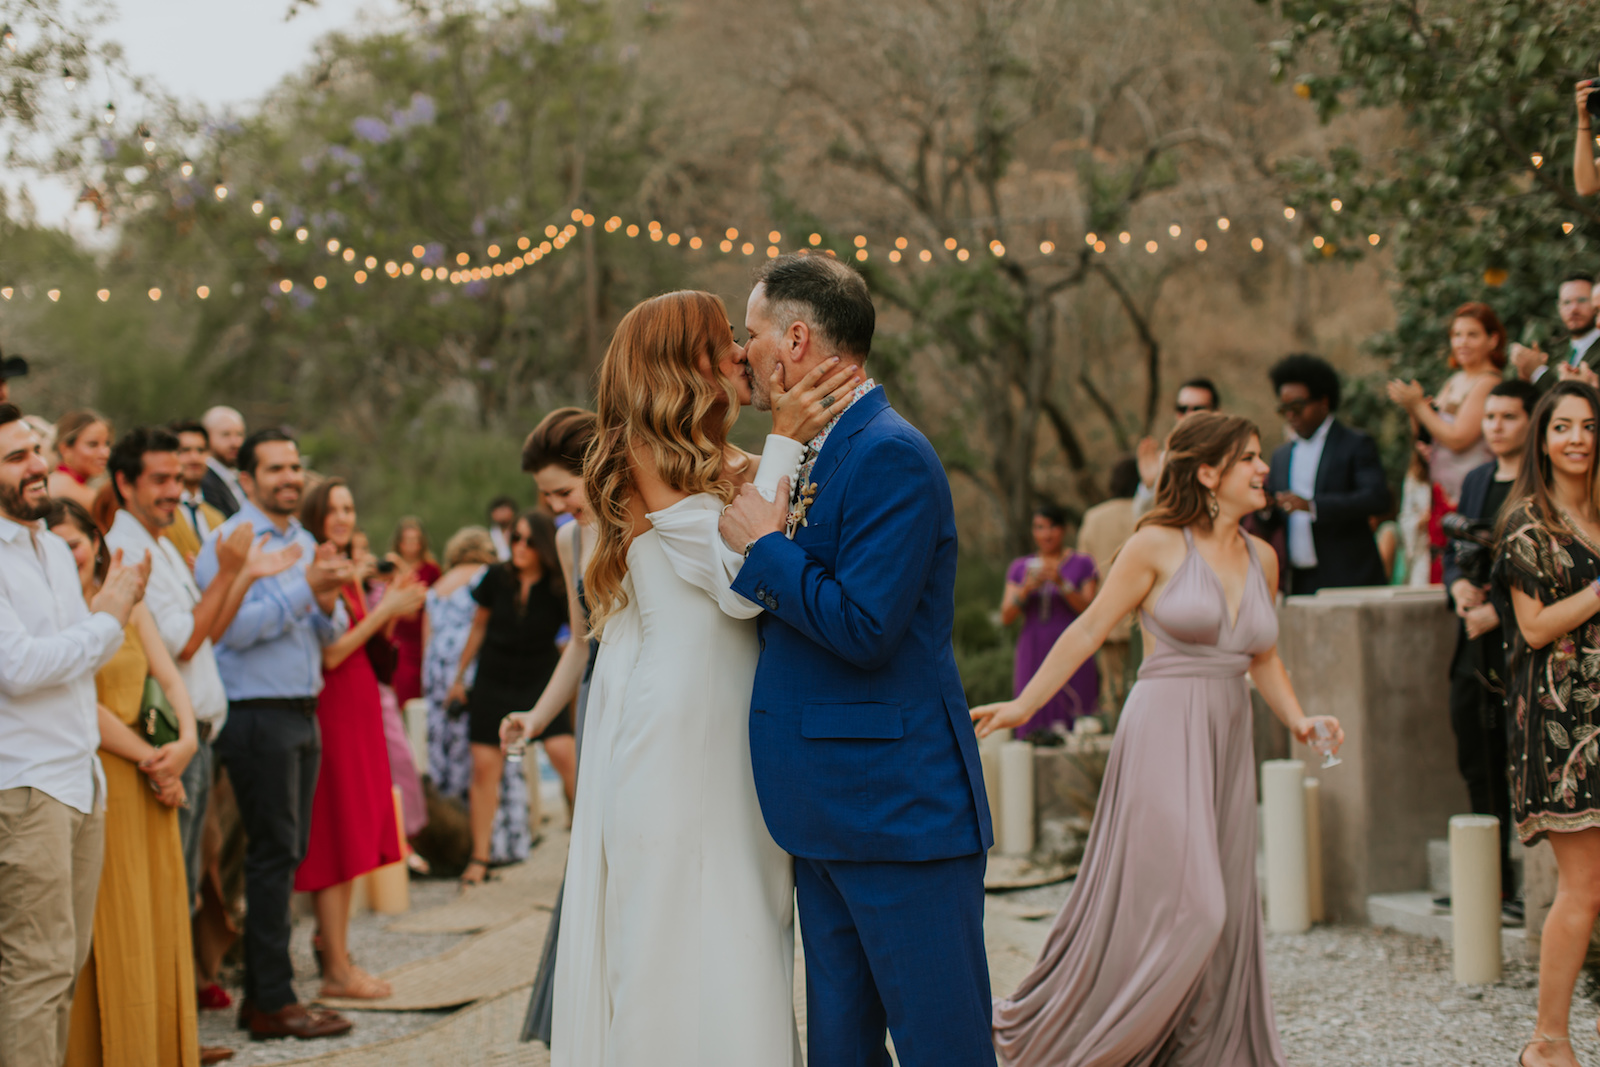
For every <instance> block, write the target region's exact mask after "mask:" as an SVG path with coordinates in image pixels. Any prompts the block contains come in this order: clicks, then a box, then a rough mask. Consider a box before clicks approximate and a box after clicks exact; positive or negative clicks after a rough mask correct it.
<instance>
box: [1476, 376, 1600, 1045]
mask: <svg viewBox="0 0 1600 1067" xmlns="http://www.w3.org/2000/svg"><path fill="white" fill-rule="evenodd" d="M1597 424H1600V393H1596V392H1595V390H1594V388H1593V387H1592V386H1589V385H1587V384H1585V383H1583V382H1577V381H1560V382H1557V383H1556V384H1555V385H1554V386H1552V387H1551V389H1550V391H1549V392H1548V393H1546V394H1545V396H1544V398H1543V399H1542V400H1540V401H1539V404H1538V406H1537V407H1535V408H1534V411H1533V425H1532V428H1531V430H1530V431H1529V434H1528V439H1527V440H1528V443H1527V449H1526V452H1525V454H1524V457H1523V462H1522V466H1521V469H1520V470H1519V471H1518V473H1517V480H1516V483H1515V484H1514V485H1513V486H1512V487H1511V491H1510V493H1509V494H1508V498H1509V501H1510V503H1509V504H1508V510H1507V511H1506V512H1505V513H1504V515H1503V517H1502V518H1501V520H1500V524H1499V539H1498V541H1499V543H1498V546H1497V549H1496V552H1495V564H1494V584H1495V585H1496V586H1497V587H1504V586H1509V588H1510V602H1511V610H1512V614H1513V617H1514V621H1515V623H1516V625H1514V626H1509V627H1505V630H1506V667H1507V670H1508V672H1509V681H1508V684H1507V686H1506V699H1507V703H1508V706H1509V718H1510V726H1511V738H1510V748H1511V759H1510V773H1511V781H1510V790H1511V817H1512V819H1513V820H1514V821H1515V823H1516V827H1517V836H1518V837H1519V838H1520V839H1521V840H1522V843H1523V844H1524V845H1533V844H1535V843H1537V842H1539V841H1542V840H1548V841H1549V842H1550V847H1551V850H1552V851H1553V852H1554V854H1555V860H1556V871H1557V876H1556V894H1555V900H1554V902H1553V903H1552V904H1551V905H1550V912H1549V915H1548V916H1547V917H1546V918H1545V922H1544V931H1543V934H1542V936H1541V937H1540V939H1539V1011H1538V1020H1537V1022H1536V1023H1535V1026H1534V1033H1533V1038H1532V1040H1530V1041H1529V1042H1528V1044H1527V1045H1526V1046H1524V1048H1523V1050H1522V1052H1521V1054H1520V1056H1519V1057H1518V1059H1519V1062H1520V1063H1521V1064H1523V1067H1551V1065H1557V1064H1559V1065H1562V1067H1572V1065H1574V1064H1576V1062H1577V1061H1576V1060H1575V1059H1574V1058H1573V1054H1572V1048H1571V1046H1570V1042H1569V1039H1568V1032H1567V1024H1568V1018H1569V1014H1570V1012H1571V1008H1572V993H1573V986H1574V984H1575V983H1576V981H1577V978H1578V973H1579V971H1580V970H1582V968H1583V964H1584V959H1585V957H1586V956H1587V955H1588V951H1589V937H1590V932H1591V930H1592V929H1593V927H1594V921H1595V917H1596V915H1597V914H1600V816H1597V815H1596V811H1597V810H1600V805H1597V800H1600V797H1596V795H1595V788H1594V782H1595V776H1594V775H1593V774H1592V773H1586V772H1587V771H1588V770H1591V769H1592V768H1593V766H1594V764H1595V762H1596V760H1597V759H1600V715H1597V714H1596V712H1597V711H1600V701H1596V700H1595V699H1593V693H1594V690H1596V689H1600V667H1597V665H1596V664H1595V663H1594V662H1593V660H1594V657H1593V656H1590V655H1585V654H1581V650H1583V649H1589V648H1594V647H1595V646H1596V645H1597V644H1600V620H1597V619H1596V614H1597V613H1600V596H1596V595H1595V593H1596V590H1600V499H1597V497H1600V494H1597V492H1596V472H1597V467H1596V462H1595V452H1596V448H1597V445H1600V434H1597V430H1596V426H1597Z"/></svg>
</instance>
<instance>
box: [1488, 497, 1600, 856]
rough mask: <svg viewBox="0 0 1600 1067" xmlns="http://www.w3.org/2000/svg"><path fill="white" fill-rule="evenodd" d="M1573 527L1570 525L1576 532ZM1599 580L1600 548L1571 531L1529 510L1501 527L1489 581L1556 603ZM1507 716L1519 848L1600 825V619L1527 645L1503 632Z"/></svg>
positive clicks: (1512, 630)
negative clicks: (1599, 796)
mask: <svg viewBox="0 0 1600 1067" xmlns="http://www.w3.org/2000/svg"><path fill="white" fill-rule="evenodd" d="M1572 528H1573V530H1576V525H1573V527H1572ZM1596 577H1600V546H1597V545H1595V544H1593V543H1592V542H1590V541H1589V539H1588V538H1587V537H1585V536H1584V535H1583V534H1581V533H1577V532H1565V531H1563V532H1559V533H1558V532H1552V531H1551V530H1550V528H1549V527H1548V526H1547V525H1546V524H1545V523H1542V522H1540V521H1539V520H1538V518H1537V517H1536V515H1535V514H1534V512H1533V510H1532V508H1531V507H1530V505H1528V504H1523V505H1522V506H1520V507H1518V508H1516V509H1515V510H1514V511H1512V512H1511V513H1510V516H1509V517H1508V518H1507V520H1506V532H1505V536H1504V537H1503V538H1502V540H1501V543H1500V549H1499V552H1498V553H1497V555H1496V557H1495V582H1496V585H1498V586H1501V587H1506V586H1510V587H1513V588H1516V589H1520V590H1522V591H1523V592H1524V593H1526V594H1528V595H1529V596H1531V597H1534V598H1535V599H1537V600H1538V601H1539V602H1540V603H1541V604H1553V603H1555V602H1556V601H1558V600H1561V599H1563V598H1564V597H1568V596H1571V595H1572V594H1573V593H1576V592H1578V591H1579V590H1582V589H1585V588H1586V587H1588V586H1589V585H1590V583H1592V582H1593V581H1594V580H1595V578H1596ZM1505 632H1506V667H1507V670H1508V673H1509V676H1510V685H1509V686H1508V687H1507V689H1506V699H1507V701H1508V703H1509V705H1510V708H1509V710H1510V712H1511V746H1510V754H1511V766H1510V786H1511V816H1512V819H1513V821H1514V822H1515V823H1516V827H1517V835H1518V836H1519V837H1520V838H1521V839H1522V841H1523V843H1524V844H1533V843H1534V842H1536V841H1538V840H1540V839H1541V838H1543V837H1544V835H1545V833H1546V832H1548V831H1551V830H1554V831H1556V832H1558V833H1560V832H1570V831H1573V830H1583V829H1586V828H1588V827H1590V826H1600V804H1597V803H1596V798H1595V796H1594V793H1595V787H1596V784H1597V780H1596V770H1595V768H1596V764H1597V763H1600V737H1597V735H1600V724H1597V723H1596V719H1597V717H1600V716H1597V715H1596V711H1597V710H1600V616H1596V617H1594V618H1591V619H1590V620H1589V621H1587V622H1585V623H1584V624H1583V625H1581V626H1580V627H1578V629H1576V630H1573V631H1572V632H1570V633H1566V634H1563V635H1561V636H1560V637H1558V638H1556V640H1554V641H1552V642H1550V644H1548V645H1546V646H1545V647H1543V648H1529V647H1528V643H1527V641H1525V640H1524V639H1523V637H1522V631H1521V630H1520V629H1519V628H1518V627H1517V626H1515V625H1510V626H1507V627H1505Z"/></svg>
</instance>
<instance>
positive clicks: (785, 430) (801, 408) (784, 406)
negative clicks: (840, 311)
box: [767, 356, 865, 441]
mask: <svg viewBox="0 0 1600 1067" xmlns="http://www.w3.org/2000/svg"><path fill="white" fill-rule="evenodd" d="M864 375H865V372H864V371H863V370H862V369H861V367H860V366H859V365H858V364H855V363H841V362H840V361H839V359H838V357H837V356H835V357H834V358H832V359H826V360H823V361H822V362H821V363H819V364H817V365H816V366H815V367H812V368H811V369H810V370H809V371H807V372H806V376H805V377H804V378H801V379H800V380H799V381H798V382H796V383H795V385H794V388H792V389H787V388H785V387H784V367H783V364H782V363H781V362H779V363H777V364H776V365H774V366H773V368H772V376H771V378H770V379H769V380H768V382H767V386H768V389H769V390H770V392H771V394H772V432H773V433H775V434H777V435H778V436H779V437H787V438H788V439H789V440H791V441H809V440H811V439H812V438H813V437H815V436H817V434H819V433H821V432H822V430H823V427H825V426H827V425H828V423H830V422H832V421H833V418H834V416H835V415H836V414H838V412H839V411H840V408H838V407H837V406H836V405H838V404H839V403H840V402H841V401H843V400H844V399H845V398H846V397H848V396H849V395H850V394H851V393H852V392H854V391H855V388H856V386H857V385H859V384H860V383H861V381H862V379H863V377H864Z"/></svg>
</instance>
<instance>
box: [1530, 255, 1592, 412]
mask: <svg viewBox="0 0 1600 1067" xmlns="http://www.w3.org/2000/svg"><path fill="white" fill-rule="evenodd" d="M1556 313H1557V314H1558V315H1560V316H1561V325H1562V326H1564V327H1565V328H1566V331H1567V336H1568V340H1567V343H1566V344H1565V345H1564V346H1561V347H1559V348H1558V349H1557V351H1556V352H1555V353H1553V354H1554V355H1555V357H1556V363H1555V369H1554V371H1552V369H1551V367H1550V366H1548V365H1547V363H1548V361H1549V359H1550V355H1549V354H1546V353H1545V352H1544V350H1543V349H1539V348H1529V347H1528V346H1526V345H1519V344H1513V345H1511V347H1510V348H1509V349H1508V353H1509V355H1510V357H1511V365H1512V366H1513V367H1515V368H1516V370H1517V377H1519V378H1521V379H1522V380H1523V381H1526V382H1533V383H1535V384H1536V385H1538V386H1539V389H1540V390H1541V391H1543V390H1545V389H1548V388H1550V386H1551V385H1553V384H1555V383H1556V382H1558V381H1560V380H1561V379H1562V378H1568V377H1583V376H1584V371H1585V370H1587V371H1588V372H1589V374H1590V375H1591V376H1592V375H1593V374H1594V373H1595V372H1596V371H1600V347H1596V346H1595V341H1596V340H1600V328H1597V327H1596V326H1595V306H1594V277H1593V276H1592V275H1588V274H1569V275H1567V277H1566V278H1565V279H1563V280H1562V282H1561V287H1560V288H1559V289H1558V290H1556ZM1592 380H1593V379H1592V377H1591V381H1592Z"/></svg>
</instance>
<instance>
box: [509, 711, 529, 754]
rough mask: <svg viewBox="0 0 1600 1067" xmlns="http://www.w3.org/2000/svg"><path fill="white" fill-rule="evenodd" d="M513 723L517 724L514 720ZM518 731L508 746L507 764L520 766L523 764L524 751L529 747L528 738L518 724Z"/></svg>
mask: <svg viewBox="0 0 1600 1067" xmlns="http://www.w3.org/2000/svg"><path fill="white" fill-rule="evenodd" d="M513 722H514V723H515V722H516V720H513ZM516 730H517V736H516V737H515V738H514V739H513V740H511V741H509V742H508V743H507V744H506V762H507V763H512V764H520V763H521V762H522V751H523V749H525V748H527V747H528V737H527V735H526V734H524V733H523V732H522V726H521V724H520V723H517V724H516Z"/></svg>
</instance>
